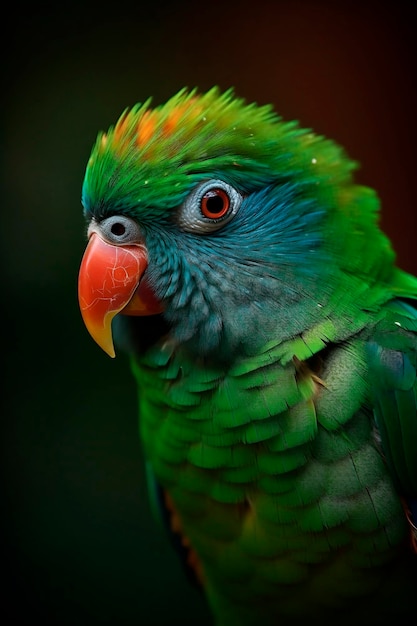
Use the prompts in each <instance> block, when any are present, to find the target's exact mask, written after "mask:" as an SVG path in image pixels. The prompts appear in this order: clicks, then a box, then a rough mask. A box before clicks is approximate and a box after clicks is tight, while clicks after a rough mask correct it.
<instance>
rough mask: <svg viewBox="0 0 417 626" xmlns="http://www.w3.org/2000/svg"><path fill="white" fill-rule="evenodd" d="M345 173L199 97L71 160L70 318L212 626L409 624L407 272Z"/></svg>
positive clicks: (252, 113) (321, 143) (412, 477)
mask: <svg viewBox="0 0 417 626" xmlns="http://www.w3.org/2000/svg"><path fill="white" fill-rule="evenodd" d="M357 168H358V164H357V162H356V161H354V160H352V159H351V158H350V156H348V154H347V152H346V150H345V149H344V148H343V147H342V146H340V145H339V144H338V143H337V142H335V141H333V140H330V139H328V138H327V137H324V136H322V135H319V134H316V133H315V132H314V131H313V130H311V129H309V128H304V127H303V126H302V124H300V122H299V121H292V120H291V121H287V120H284V119H283V118H282V117H281V116H280V115H279V114H278V113H277V111H276V108H275V106H274V105H267V104H258V103H257V102H248V101H247V100H246V99H244V98H241V97H240V96H238V95H236V92H235V89H234V88H230V89H227V90H224V91H223V90H221V89H220V88H219V87H217V86H216V87H212V88H210V89H208V90H207V91H201V90H199V89H198V88H194V89H189V88H183V89H181V90H180V91H179V92H178V93H176V94H175V95H174V96H172V97H170V98H169V99H168V100H167V101H166V102H165V103H163V104H158V105H156V106H154V105H153V104H152V100H151V99H149V100H146V101H144V102H142V103H138V104H135V105H133V106H130V107H128V108H127V109H125V110H124V111H123V113H122V114H121V116H120V117H119V119H118V120H117V122H116V123H115V124H114V125H112V126H110V128H109V129H108V131H106V132H100V133H99V134H98V137H97V140H96V142H95V144H94V145H93V148H92V151H91V156H90V157H89V160H88V163H87V166H86V171H85V177H84V180H83V184H82V207H83V215H84V220H85V223H86V231H87V233H86V248H85V251H84V253H83V256H82V259H81V262H80V269H79V276H78V300H79V307H80V311H81V316H82V320H83V323H84V325H85V327H86V329H87V331H88V332H89V334H90V335H91V337H92V338H93V339H94V341H95V342H96V343H97V344H98V346H99V347H100V348H102V349H103V350H104V352H105V353H107V354H108V355H109V356H110V357H114V356H115V350H116V349H117V350H118V351H121V352H122V354H126V355H127V359H128V366H129V371H128V372H127V374H128V375H129V376H131V377H132V378H131V379H132V381H134V385H135V388H137V398H138V400H137V405H138V413H139V437H140V441H141V444H140V445H141V448H142V450H143V457H144V458H143V464H144V468H146V476H147V486H148V491H149V499H150V502H151V506H152V508H153V510H154V512H155V516H156V520H158V521H159V523H160V524H161V525H162V527H163V529H164V530H165V531H166V532H167V533H168V535H169V537H170V538H171V540H172V545H173V549H174V548H175V549H176V550H177V552H178V555H179V559H180V561H181V563H182V564H183V566H184V569H185V571H186V573H187V574H188V576H189V578H190V581H191V584H195V585H196V586H197V588H198V589H200V590H201V592H202V594H203V597H204V598H205V600H204V601H205V602H207V606H208V608H209V611H210V614H211V615H212V618H213V623H214V624H216V626H253V625H255V624H256V625H257V626H281V625H282V626H286V625H299V624H303V625H305V624H306V623H307V622H308V621H312V622H313V623H316V622H317V623H320V624H323V625H327V624H329V625H330V624H332V625H333V624H335V623H337V624H338V625H342V624H349V625H351V624H352V623H356V624H365V623H366V624H378V625H379V624H384V623H387V624H392V622H393V620H395V622H396V624H405V623H409V621H410V619H411V621H413V620H412V618H410V616H412V615H413V612H414V615H415V595H416V593H417V556H416V554H417V528H416V525H417V414H416V406H417V379H416V361H417V308H416V305H415V300H416V299H417V278H416V277H414V276H413V275H412V274H410V273H407V272H406V271H404V270H402V269H400V268H399V267H398V266H397V264H396V255H395V252H394V249H393V246H392V244H391V241H390V239H389V238H388V237H387V236H386V235H385V234H384V233H383V230H382V228H381V227H380V223H379V220H380V205H381V201H380V198H379V196H378V194H377V192H376V191H374V190H373V189H371V188H370V187H368V186H366V185H362V184H359V183H358V182H357V180H356V174H355V172H356V170H357ZM413 303H414V304H413ZM157 523H158V522H157V521H155V524H157ZM161 567H163V565H161ZM194 617H195V619H194ZM192 619H193V621H192V623H195V624H198V623H199V621H198V616H192Z"/></svg>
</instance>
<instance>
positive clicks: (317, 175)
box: [83, 87, 354, 215]
mask: <svg viewBox="0 0 417 626" xmlns="http://www.w3.org/2000/svg"><path fill="white" fill-rule="evenodd" d="M353 167H354V164H353V162H352V161H350V160H349V159H348V158H347V157H346V155H345V154H344V152H343V151H342V150H341V149H340V148H339V147H338V146H337V145H336V144H335V143H333V142H331V141H328V140H325V139H323V138H322V137H319V136H317V135H314V134H313V133H311V132H310V131H309V130H306V129H301V128H300V127H299V126H298V124H297V123H296V122H284V121H282V120H281V118H280V117H279V116H278V115H277V114H276V113H275V112H274V110H273V108H272V107H271V106H270V105H263V106H259V105H257V104H256V103H249V104H247V103H246V102H245V101H244V100H243V99H241V98H238V97H236V96H235V95H234V93H233V90H231V89H229V90H228V91H225V92H224V93H220V91H219V89H218V88H217V87H214V88H212V89H211V90H209V91H208V92H206V93H204V94H199V93H198V92H197V91H196V90H195V89H194V90H191V91H187V90H186V89H182V90H181V91H180V92H179V93H177V94H176V95H175V96H173V97H172V98H171V99H170V100H168V101H167V102H166V103H165V104H162V105H159V106H156V107H154V108H151V103H150V100H147V101H146V102H145V103H144V104H137V105H135V106H133V107H132V108H131V109H126V110H125V111H124V112H123V113H122V115H121V116H120V118H119V120H118V121H117V123H116V124H115V125H114V126H112V127H110V129H109V130H108V131H107V132H106V133H100V134H99V136H98V138H97V141H96V144H95V146H94V148H93V151H92V154H91V157H90V160H89V162H88V165H87V172H86V177H85V181H84V188H83V204H84V206H85V208H86V211H87V213H89V212H90V211H91V207H95V209H94V211H95V212H97V210H98V209H97V204H98V203H99V204H100V211H101V214H102V215H105V214H106V213H107V211H108V210H109V209H108V207H109V206H110V205H112V210H115V209H116V210H117V209H118V208H120V207H121V206H122V205H123V207H124V210H125V211H127V212H129V211H130V209H132V212H135V211H136V210H137V209H139V208H140V210H141V211H143V210H144V209H145V208H146V207H149V206H152V207H153V209H154V210H158V208H160V209H166V208H167V207H170V206H171V207H172V206H175V204H177V203H178V202H180V201H181V199H182V198H183V197H184V194H186V193H187V192H188V191H189V189H190V188H191V187H192V185H193V184H195V182H196V181H197V180H200V179H201V178H202V177H204V176H205V175H206V173H210V176H213V175H214V176H215V175H219V176H223V177H225V179H227V180H228V181H229V182H230V183H231V184H236V185H238V186H239V188H240V189H241V190H242V191H251V190H253V189H255V188H256V187H258V186H263V185H265V184H268V182H271V181H273V180H277V179H288V177H291V176H299V177H300V179H304V180H307V179H309V178H310V179H311V180H314V182H315V183H316V182H318V181H322V180H323V179H326V180H327V181H328V180H329V179H331V180H332V181H333V184H338V183H340V182H341V181H343V180H347V179H349V176H350V171H351V170H352V168H353ZM154 181H158V184H157V185H154V184H153V182H154ZM114 203H116V205H115V204H114Z"/></svg>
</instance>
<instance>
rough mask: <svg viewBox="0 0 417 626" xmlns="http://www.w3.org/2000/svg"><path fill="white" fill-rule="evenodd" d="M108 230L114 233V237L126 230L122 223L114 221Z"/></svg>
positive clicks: (119, 235)
mask: <svg viewBox="0 0 417 626" xmlns="http://www.w3.org/2000/svg"><path fill="white" fill-rule="evenodd" d="M110 230H111V232H112V234H113V235H115V236H116V237H121V236H122V235H124V234H125V232H126V226H125V225H124V224H122V223H121V222H115V223H114V224H112V226H111V229H110Z"/></svg>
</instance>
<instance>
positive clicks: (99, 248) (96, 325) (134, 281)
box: [78, 233, 163, 357]
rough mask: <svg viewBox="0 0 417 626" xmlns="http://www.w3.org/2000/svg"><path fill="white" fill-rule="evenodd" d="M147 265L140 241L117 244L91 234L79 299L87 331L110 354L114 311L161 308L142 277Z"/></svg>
mask: <svg viewBox="0 0 417 626" xmlns="http://www.w3.org/2000/svg"><path fill="white" fill-rule="evenodd" d="M147 266H148V253H147V250H146V247H145V246H144V245H143V244H137V245H128V246H116V245H113V244H110V243H107V242H106V241H104V240H103V239H101V238H100V237H99V236H98V235H97V233H93V234H92V235H91V237H90V240H89V242H88V245H87V248H86V250H85V252H84V256H83V259H82V261H81V267H80V273H79V277H78V300H79V304H80V309H81V314H82V317H83V320H84V324H85V325H86V327H87V330H88V332H89V333H90V335H91V336H92V338H93V339H94V341H96V343H98V345H99V346H100V347H101V348H102V349H103V350H104V351H105V352H107V354H108V355H109V356H111V357H114V356H115V352H114V346H113V337H112V330H111V322H112V319H113V318H114V317H115V316H116V315H117V313H120V312H121V313H123V314H126V315H154V314H156V313H161V312H162V310H163V308H162V305H161V303H160V302H159V300H157V298H156V297H155V295H154V294H153V292H152V290H151V288H150V287H149V285H148V284H147V282H146V280H145V279H144V278H143V275H144V272H145V270H146V268H147Z"/></svg>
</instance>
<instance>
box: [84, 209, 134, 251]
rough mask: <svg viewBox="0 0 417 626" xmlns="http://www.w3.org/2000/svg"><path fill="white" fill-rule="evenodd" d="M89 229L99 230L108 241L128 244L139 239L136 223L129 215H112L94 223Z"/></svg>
mask: <svg viewBox="0 0 417 626" xmlns="http://www.w3.org/2000/svg"><path fill="white" fill-rule="evenodd" d="M91 230H99V231H100V233H101V235H102V236H103V238H104V239H106V240H107V241H108V242H109V243H115V244H119V245H120V244H130V243H137V242H138V241H140V240H141V232H140V229H139V226H138V224H137V223H136V222H135V221H134V220H133V219H132V218H130V217H125V216H124V215H112V216H111V217H107V218H106V219H104V220H102V221H101V222H99V223H98V224H95V225H94V226H93V227H92V228H91Z"/></svg>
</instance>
